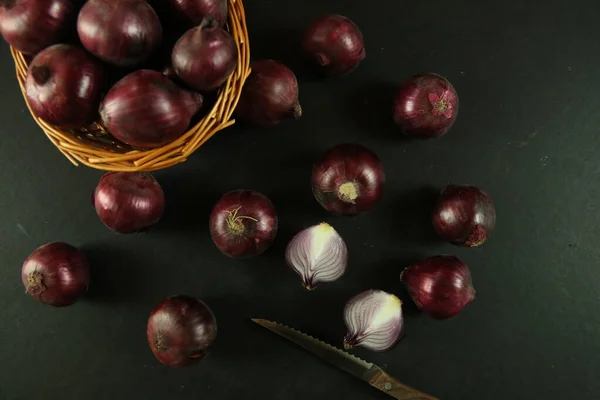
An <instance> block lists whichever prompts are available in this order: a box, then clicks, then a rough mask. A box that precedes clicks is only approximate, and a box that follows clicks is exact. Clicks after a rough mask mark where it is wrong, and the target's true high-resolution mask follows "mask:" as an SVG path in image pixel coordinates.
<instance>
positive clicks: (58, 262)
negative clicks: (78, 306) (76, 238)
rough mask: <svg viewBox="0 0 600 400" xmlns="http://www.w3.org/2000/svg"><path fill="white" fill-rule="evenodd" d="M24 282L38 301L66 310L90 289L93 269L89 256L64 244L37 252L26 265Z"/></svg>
mask: <svg viewBox="0 0 600 400" xmlns="http://www.w3.org/2000/svg"><path fill="white" fill-rule="evenodd" d="M21 280H22V281H23V285H25V289H26V292H27V293H28V294H29V295H30V296H31V297H33V298H34V299H36V300H39V301H41V302H42V303H44V304H49V305H51V306H55V307H66V306H70V305H71V304H73V303H75V302H76V301H77V300H78V299H79V298H80V297H81V296H83V295H84V294H85V293H86V292H87V290H88V287H89V285H90V267H89V264H88V261H87V259H86V257H85V255H84V254H83V253H82V252H81V251H79V250H77V249H76V248H75V247H73V246H71V245H69V244H67V243H62V242H54V243H49V244H46V245H44V246H42V247H39V248H38V249H36V250H35V251H34V252H33V253H31V255H30V256H29V257H27V259H26V260H25V263H24V264H23V268H22V269H21Z"/></svg>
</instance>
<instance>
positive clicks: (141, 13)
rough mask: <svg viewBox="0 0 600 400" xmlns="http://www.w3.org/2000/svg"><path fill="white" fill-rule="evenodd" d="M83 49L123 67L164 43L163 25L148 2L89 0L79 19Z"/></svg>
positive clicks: (144, 57) (140, 59) (139, 0)
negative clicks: (162, 41)
mask: <svg viewBox="0 0 600 400" xmlns="http://www.w3.org/2000/svg"><path fill="white" fill-rule="evenodd" d="M77 32H78V33H79V39H80V40H81V43H82V44H83V46H84V47H85V48H86V49H88V51H90V52H91V53H92V54H94V55H96V56H97V57H98V58H100V59H102V60H104V61H106V62H107V63H111V64H114V65H118V66H121V67H130V66H133V65H136V64H139V63H141V62H142V61H144V60H145V59H147V58H148V57H149V56H150V54H151V53H152V51H153V50H154V49H155V48H156V47H157V46H158V45H159V43H160V42H161V40H162V26H161V24H160V20H159V19H158V16H157V15H156V13H155V12H154V9H153V8H152V7H151V6H150V5H149V4H148V3H147V2H146V0H119V1H115V0H88V1H87V3H85V5H84V6H83V8H82V9H81V11H80V13H79V17H78V19H77Z"/></svg>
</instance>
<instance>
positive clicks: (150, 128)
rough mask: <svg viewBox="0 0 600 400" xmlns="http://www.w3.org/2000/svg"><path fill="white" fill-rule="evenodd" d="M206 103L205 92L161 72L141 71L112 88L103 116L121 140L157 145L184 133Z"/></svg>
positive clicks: (128, 142) (133, 144)
mask: <svg viewBox="0 0 600 400" xmlns="http://www.w3.org/2000/svg"><path fill="white" fill-rule="evenodd" d="M202 103H203V98H202V95H200V94H198V93H194V92H190V91H187V90H184V89H183V88H181V87H179V86H177V85H176V84H175V83H174V82H173V81H172V80H171V79H169V78H167V77H166V76H164V75H163V74H161V73H160V72H157V71H151V70H139V71H136V72H133V73H131V74H129V75H127V76H126V77H125V78H123V79H121V80H120V81H119V82H117V83H116V84H115V85H114V86H113V87H112V88H111V89H110V91H109V92H108V93H107V95H106V97H105V98H104V101H103V102H102V104H101V105H100V116H101V117H102V122H103V123H104V126H106V128H107V129H108V130H109V131H110V133H112V135H113V136H114V137H116V138H117V139H119V140H120V141H122V142H124V143H127V144H129V145H131V146H134V147H139V148H153V147H159V146H162V145H164V144H166V143H169V142H172V141H173V140H175V139H177V138H178V137H180V136H181V135H183V134H184V133H185V131H186V130H187V129H188V127H189V125H190V121H191V119H192V117H193V116H194V115H195V114H196V113H197V112H198V111H199V110H200V109H201V108H202Z"/></svg>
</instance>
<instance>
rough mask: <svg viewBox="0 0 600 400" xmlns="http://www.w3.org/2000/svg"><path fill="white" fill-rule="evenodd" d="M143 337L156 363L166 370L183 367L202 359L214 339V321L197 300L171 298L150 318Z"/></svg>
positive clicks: (202, 304)
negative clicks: (163, 365)
mask: <svg viewBox="0 0 600 400" xmlns="http://www.w3.org/2000/svg"><path fill="white" fill-rule="evenodd" d="M146 337H147V339H148V344H149V345H150V349H151V350H152V353H154V356H155V357H156V358H157V359H158V360H159V361H160V362H162V363H163V364H165V365H168V366H170V367H187V366H190V365H193V364H196V363H197V362H199V361H200V360H202V359H203V358H204V357H205V356H206V354H207V352H208V348H209V347H210V346H211V345H212V344H213V342H214V341H215V339H216V338H217V321H216V319H215V316H214V314H213V312H212V311H211V309H210V308H209V307H208V306H207V305H206V304H205V303H204V302H202V301H201V300H198V299H196V298H193V297H190V296H173V297H169V298H167V299H165V300H163V301H162V302H161V303H160V304H158V306H156V308H155V309H154V310H153V311H152V313H151V314H150V318H149V319H148V325H147V328H146Z"/></svg>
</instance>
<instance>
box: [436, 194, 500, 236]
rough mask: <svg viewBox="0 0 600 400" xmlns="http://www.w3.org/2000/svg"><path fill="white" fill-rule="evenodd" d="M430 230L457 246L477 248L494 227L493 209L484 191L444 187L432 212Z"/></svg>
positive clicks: (494, 213)
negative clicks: (432, 228) (431, 227)
mask: <svg viewBox="0 0 600 400" xmlns="http://www.w3.org/2000/svg"><path fill="white" fill-rule="evenodd" d="M432 220H433V227H434V228H435V230H436V232H437V233H438V234H439V235H440V236H441V237H443V238H444V239H445V240H446V241H448V242H450V243H453V244H455V245H457V246H463V247H475V246H479V245H480V244H482V243H483V242H485V241H486V239H487V238H488V237H489V235H491V233H492V232H493V230H494V226H495V225H496V209H495V208H494V203H493V202H492V199H491V198H490V196H488V194H487V193H486V192H484V191H483V190H481V189H479V188H478V187H475V186H470V185H448V186H446V187H445V188H444V190H442V193H441V194H440V197H439V199H438V202H437V204H436V205H435V208H434V209H433V215H432Z"/></svg>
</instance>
